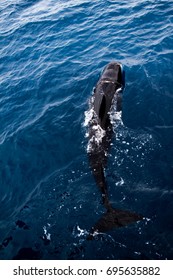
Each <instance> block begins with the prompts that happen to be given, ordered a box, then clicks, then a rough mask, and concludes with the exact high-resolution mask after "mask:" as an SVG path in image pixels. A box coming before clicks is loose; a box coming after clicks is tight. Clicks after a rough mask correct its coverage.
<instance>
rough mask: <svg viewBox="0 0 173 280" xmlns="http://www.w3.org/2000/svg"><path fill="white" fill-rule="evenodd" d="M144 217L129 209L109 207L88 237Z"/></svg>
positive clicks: (90, 237)
mask: <svg viewBox="0 0 173 280" xmlns="http://www.w3.org/2000/svg"><path fill="white" fill-rule="evenodd" d="M142 219H143V217H142V216H141V215H138V214H136V213H134V212H130V211H128V210H120V209H115V208H113V207H112V206H110V207H109V209H108V210H107V212H106V213H105V214H104V215H103V216H102V217H101V218H100V219H99V220H98V222H97V223H96V224H95V225H94V226H93V227H92V229H91V232H90V234H89V238H88V239H92V238H93V235H94V234H95V233H97V232H106V231H109V230H112V229H114V228H119V227H124V226H127V225H129V224H131V223H133V222H137V221H140V220H142Z"/></svg>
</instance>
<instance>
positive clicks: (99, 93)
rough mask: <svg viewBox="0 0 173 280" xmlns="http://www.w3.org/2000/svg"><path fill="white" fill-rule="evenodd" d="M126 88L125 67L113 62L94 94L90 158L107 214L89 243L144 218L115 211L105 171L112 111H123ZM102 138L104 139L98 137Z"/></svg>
mask: <svg viewBox="0 0 173 280" xmlns="http://www.w3.org/2000/svg"><path fill="white" fill-rule="evenodd" d="M124 85H125V75H124V71H123V67H122V65H121V64H120V63H118V62H110V63H109V64H108V65H107V66H106V67H105V69H104V71H103V73H102V75H101V77H100V79H99V81H98V83H97V85H96V87H95V89H94V94H93V101H92V105H91V106H92V109H93V117H92V118H91V120H90V122H89V149H88V156H89V162H90V165H91V169H92V173H93V175H94V178H95V181H96V183H97V186H98V187H99V189H100V191H101V194H102V203H103V205H104V207H105V208H106V212H105V214H104V215H103V216H102V217H101V218H100V219H99V221H98V222H97V223H96V224H95V225H94V226H93V227H92V230H91V233H90V236H89V239H90V238H92V236H93V234H94V233H95V232H105V231H107V230H111V229H113V228H119V227H123V226H127V225H128V224H130V223H132V222H136V221H139V220H141V219H142V216H140V215H138V214H136V213H134V212H130V211H128V210H120V209H115V208H113V207H112V205H111V203H110V201H109V197H108V188H107V182H106V179H105V174H104V169H105V167H106V163H107V154H108V152H109V147H110V143H111V137H112V134H113V129H112V124H111V122H110V110H111V106H112V104H113V103H114V102H115V103H116V111H121V100H122V96H121V95H122V91H123V88H124ZM98 134H101V135H102V136H101V138H99V137H98Z"/></svg>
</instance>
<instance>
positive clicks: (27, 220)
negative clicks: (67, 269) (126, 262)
mask: <svg viewBox="0 0 173 280" xmlns="http://www.w3.org/2000/svg"><path fill="white" fill-rule="evenodd" d="M112 60H118V61H120V62H121V63H122V64H123V66H124V70H125V75H126V86H125V90H124V92H123V110H122V117H121V119H120V118H119V119H117V118H116V117H115V116H116V114H115V115H114V114H112V116H111V117H112V119H113V123H114V127H113V129H114V131H115V132H116V133H115V134H114V137H113V139H112V146H111V150H110V153H109V156H108V166H107V169H106V180H107V183H108V188H109V197H110V200H111V203H112V204H113V206H115V207H117V208H120V209H130V210H132V211H135V212H137V213H140V214H142V215H143V217H144V219H143V220H142V221H140V222H137V223H134V224H131V225H129V226H128V227H123V228H120V229H116V230H115V229H114V230H110V231H109V232H106V233H99V234H97V235H96V236H95V237H94V238H93V240H88V239H87V235H88V233H89V232H90V229H91V227H92V226H93V225H94V224H95V223H96V222H97V221H98V220H99V218H100V217H101V216H102V215H103V213H104V211H105V210H104V207H103V205H102V201H101V194H100V192H99V189H98V188H97V186H96V183H95V181H94V178H93V176H92V172H91V169H90V166H89V162H88V156H87V144H88V139H87V138H86V133H87V126H85V125H84V124H85V123H86V121H87V112H88V103H89V98H90V97H91V95H92V91H93V87H94V86H95V84H96V83H97V81H98V79H99V76H100V74H101V72H102V70H103V68H104V66H105V65H106V64H107V63H109V62H110V61H112ZM172 83H173V1H172V0H171V1H164V0H157V1H155V0H147V1H146V0H128V1H127V0H123V1H114V0H109V1H108V0H104V1H103V0H95V1H89V0H73V1H71V0H69V1H65V0H58V1H55V0H40V1H38V0H36V1H33V0H11V1H7V0H2V1H1V2H0V259H173V216H172V213H173V161H172V158H173V148H172V145H173V144H172V143H173V86H172Z"/></svg>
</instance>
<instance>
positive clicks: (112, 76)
mask: <svg viewBox="0 0 173 280" xmlns="http://www.w3.org/2000/svg"><path fill="white" fill-rule="evenodd" d="M100 80H102V82H103V83H104V81H105V82H106V81H107V82H110V83H114V84H115V86H116V87H115V88H116V89H117V88H120V87H123V86H124V71H123V66H122V64H121V63H119V62H114V61H112V62H110V63H109V64H108V65H107V66H106V67H105V69H104V71H103V74H102V76H101V79H100Z"/></svg>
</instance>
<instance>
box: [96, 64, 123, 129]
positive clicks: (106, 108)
mask: <svg viewBox="0 0 173 280" xmlns="http://www.w3.org/2000/svg"><path fill="white" fill-rule="evenodd" d="M124 80H125V79H124V71H123V67H122V64H121V63H119V62H114V61H113V62H110V63H109V64H108V65H107V66H106V67H105V69H104V70H103V73H102V75H101V77H100V79H99V81H98V83H97V85H96V88H95V90H94V111H95V113H96V115H97V117H98V122H99V124H100V126H101V127H102V128H103V129H106V128H107V126H108V124H109V112H110V108H111V106H112V102H113V99H114V96H115V95H116V96H117V103H118V98H119V95H120V92H122V90H123V88H124V84H125V81H124Z"/></svg>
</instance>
